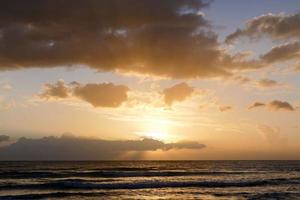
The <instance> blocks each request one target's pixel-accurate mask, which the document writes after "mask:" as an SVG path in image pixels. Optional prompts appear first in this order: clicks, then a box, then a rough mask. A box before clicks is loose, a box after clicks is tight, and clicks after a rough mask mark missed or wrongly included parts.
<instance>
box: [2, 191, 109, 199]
mask: <svg viewBox="0 0 300 200" xmlns="http://www.w3.org/2000/svg"><path fill="white" fill-rule="evenodd" d="M104 196H106V194H105V193H104V192H53V193H36V194H19V195H4V196H0V199H6V200H15V199H48V198H67V197H93V198H95V197H104Z"/></svg>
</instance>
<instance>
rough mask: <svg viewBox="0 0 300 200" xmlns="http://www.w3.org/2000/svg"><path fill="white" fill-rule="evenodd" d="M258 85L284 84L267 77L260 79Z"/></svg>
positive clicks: (277, 85)
mask: <svg viewBox="0 0 300 200" xmlns="http://www.w3.org/2000/svg"><path fill="white" fill-rule="evenodd" d="M257 85H258V87H261V88H272V87H279V86H282V84H280V83H278V82H277V81H275V80H271V79H267V78H265V79H261V80H259V81H258V83H257Z"/></svg>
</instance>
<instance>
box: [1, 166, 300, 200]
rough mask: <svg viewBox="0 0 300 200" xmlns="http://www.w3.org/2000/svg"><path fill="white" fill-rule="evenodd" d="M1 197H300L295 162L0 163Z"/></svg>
mask: <svg viewBox="0 0 300 200" xmlns="http://www.w3.org/2000/svg"><path fill="white" fill-rule="evenodd" d="M0 199H180V200H182V199H300V161H172V162H165V161H124V162H119V161H114V162H0Z"/></svg>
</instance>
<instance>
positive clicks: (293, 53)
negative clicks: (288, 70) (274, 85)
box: [261, 42, 300, 63]
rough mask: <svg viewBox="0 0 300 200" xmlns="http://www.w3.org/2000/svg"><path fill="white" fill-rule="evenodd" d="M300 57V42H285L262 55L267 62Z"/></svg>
mask: <svg viewBox="0 0 300 200" xmlns="http://www.w3.org/2000/svg"><path fill="white" fill-rule="evenodd" d="M299 58H300V42H293V43H287V44H283V45H280V46H277V47H274V48H272V49H271V50H270V51H269V52H268V53H266V54H264V55H262V56H261V59H262V61H264V62H266V63H275V62H283V61H288V60H291V59H299Z"/></svg>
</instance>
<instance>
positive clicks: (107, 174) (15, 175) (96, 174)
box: [0, 170, 260, 179]
mask: <svg viewBox="0 0 300 200" xmlns="http://www.w3.org/2000/svg"><path fill="white" fill-rule="evenodd" d="M251 173H255V174H257V173H260V172H249V171H117V170H114V171H82V172H80V171H79V172H78V171H77V172H76V171H68V172H64V171H62V172H49V171H33V172H20V171H11V172H5V173H4V172H3V173H0V179H26V178H67V177H91V178H116V177H152V176H153V177H155V176H156V177H164V176H166V177H167V176H217V175H240V174H251Z"/></svg>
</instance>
